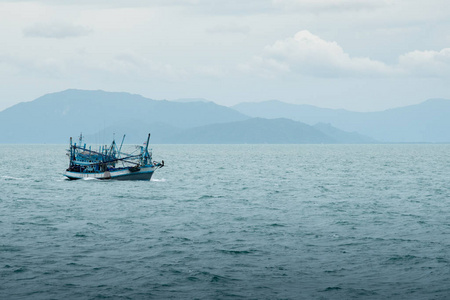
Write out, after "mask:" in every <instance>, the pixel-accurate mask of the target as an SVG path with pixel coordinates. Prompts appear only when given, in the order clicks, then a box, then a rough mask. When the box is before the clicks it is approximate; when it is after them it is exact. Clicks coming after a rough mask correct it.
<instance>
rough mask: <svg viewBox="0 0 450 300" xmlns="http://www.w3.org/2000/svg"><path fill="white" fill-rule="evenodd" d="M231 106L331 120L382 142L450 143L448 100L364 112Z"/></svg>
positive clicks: (264, 114) (273, 104)
mask: <svg viewBox="0 0 450 300" xmlns="http://www.w3.org/2000/svg"><path fill="white" fill-rule="evenodd" d="M232 108H234V109H236V110H237V111H239V112H241V113H244V114H246V115H249V116H251V117H261V118H289V119H292V120H296V121H300V122H304V123H307V124H310V125H314V124H317V123H329V124H331V125H332V126H334V127H337V128H339V129H342V130H345V131H350V132H352V131H357V132H358V133H360V134H364V135H366V136H370V137H372V138H374V139H376V140H378V141H381V142H395V143H396V142H430V143H448V142H450V131H449V130H448V129H449V128H450V118H449V117H448V116H449V115H450V100H445V99H431V100H427V101H425V102H423V103H420V104H417V105H411V106H406V107H400V108H395V109H389V110H385V111H380V112H365V113H364V112H351V111H347V110H343V109H327V108H319V107H315V106H311V105H296V104H288V103H283V102H280V101H265V102H259V103H241V104H238V105H235V106H233V107H232Z"/></svg>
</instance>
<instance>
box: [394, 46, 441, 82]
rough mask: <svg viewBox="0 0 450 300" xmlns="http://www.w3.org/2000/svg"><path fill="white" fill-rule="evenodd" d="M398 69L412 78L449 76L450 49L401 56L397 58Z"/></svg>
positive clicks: (415, 52) (414, 52)
mask: <svg viewBox="0 0 450 300" xmlns="http://www.w3.org/2000/svg"><path fill="white" fill-rule="evenodd" d="M399 67H400V68H401V69H403V70H405V71H406V72H407V73H408V74H410V75H412V76H419V77H441V76H445V77H446V76H450V48H445V49H442V50H441V51H412V52H409V53H406V54H403V55H401V56H400V58H399Z"/></svg>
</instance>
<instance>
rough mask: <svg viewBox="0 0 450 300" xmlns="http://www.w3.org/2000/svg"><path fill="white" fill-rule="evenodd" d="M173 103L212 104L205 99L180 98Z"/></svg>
mask: <svg viewBox="0 0 450 300" xmlns="http://www.w3.org/2000/svg"><path fill="white" fill-rule="evenodd" d="M172 101H173V102H181V103H190V102H204V103H208V102H212V101H209V100H206V99H204V98H179V99H175V100H172Z"/></svg>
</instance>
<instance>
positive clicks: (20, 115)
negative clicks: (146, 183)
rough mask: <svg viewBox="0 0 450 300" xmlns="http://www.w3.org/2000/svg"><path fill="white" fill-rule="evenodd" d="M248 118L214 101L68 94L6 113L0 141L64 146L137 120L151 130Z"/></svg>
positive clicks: (1, 115)
mask: <svg viewBox="0 0 450 300" xmlns="http://www.w3.org/2000/svg"><path fill="white" fill-rule="evenodd" d="M245 119H248V117H247V116H246V115H244V114H242V113H239V112H237V111H235V110H233V109H231V108H228V107H224V106H220V105H217V104H214V103H212V102H208V103H204V102H190V103H178V102H171V101H165V100H151V99H147V98H144V97H142V96H140V95H133V94H128V93H111V92H104V91H85V90H66V91H62V92H58V93H52V94H47V95H44V96H42V97H40V98H38V99H36V100H34V101H31V102H24V103H19V104H17V105H14V106H12V107H10V108H8V109H5V110H4V111H1V112H0V142H2V143H60V142H64V141H66V140H67V139H68V138H69V136H76V135H79V134H80V132H83V133H85V134H94V133H96V132H99V131H101V130H106V128H109V127H113V128H114V127H116V128H117V127H118V124H124V123H127V124H133V123H134V122H136V123H139V124H143V125H142V126H143V129H144V131H146V132H148V131H150V130H151V128H152V126H150V125H149V124H161V123H163V124H166V125H167V126H168V127H173V128H179V129H186V128H192V127H196V126H202V125H207V124H212V123H221V122H233V121H241V120H245ZM145 136H146V134H145Z"/></svg>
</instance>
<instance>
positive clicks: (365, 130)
mask: <svg viewBox="0 0 450 300" xmlns="http://www.w3.org/2000/svg"><path fill="white" fill-rule="evenodd" d="M449 113H450V101H449V100H444V99H433V100H428V101H425V102H423V103H421V104H419V105H412V106H407V107H402V108H397V109H391V110H386V111H382V112H370V113H361V112H351V111H347V110H333V109H326V108H319V107H315V106H311V105H295V104H288V103H283V102H280V101H264V102H259V103H241V104H238V105H235V106H233V107H225V106H221V105H218V104H215V103H214V102H210V101H207V100H205V99H200V98H198V99H196V98H186V99H179V100H174V101H167V100H152V99H148V98H145V97H142V96H140V95H135V94H129V93H115V92H114V93H113V92H105V91H86V90H73V89H70V90H65V91H62V92H57V93H51V94H47V95H44V96H42V97H40V98H37V99H35V100H33V101H30V102H23V103H19V104H17V105H14V106H12V107H10V108H7V109H5V110H3V111H1V112H0V143H65V142H67V141H68V139H69V137H70V136H73V137H76V136H78V135H79V134H80V133H81V132H82V133H83V134H84V135H85V137H86V140H87V141H88V142H89V143H108V142H110V140H111V139H112V137H113V135H114V134H117V136H119V135H122V134H124V133H126V134H127V137H126V143H141V142H142V140H143V139H145V137H146V136H147V133H148V132H151V133H152V142H153V143H191V144H194V143H205V144H207V143H216V144H219V143H227V144H233V143H256V144H259V143H271V144H274V143H280V144H287V143H298V144H300V143H377V142H450V134H449V133H448V132H447V130H446V129H447V128H449V125H450V122H449V121H448V120H447V115H448V114H449Z"/></svg>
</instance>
